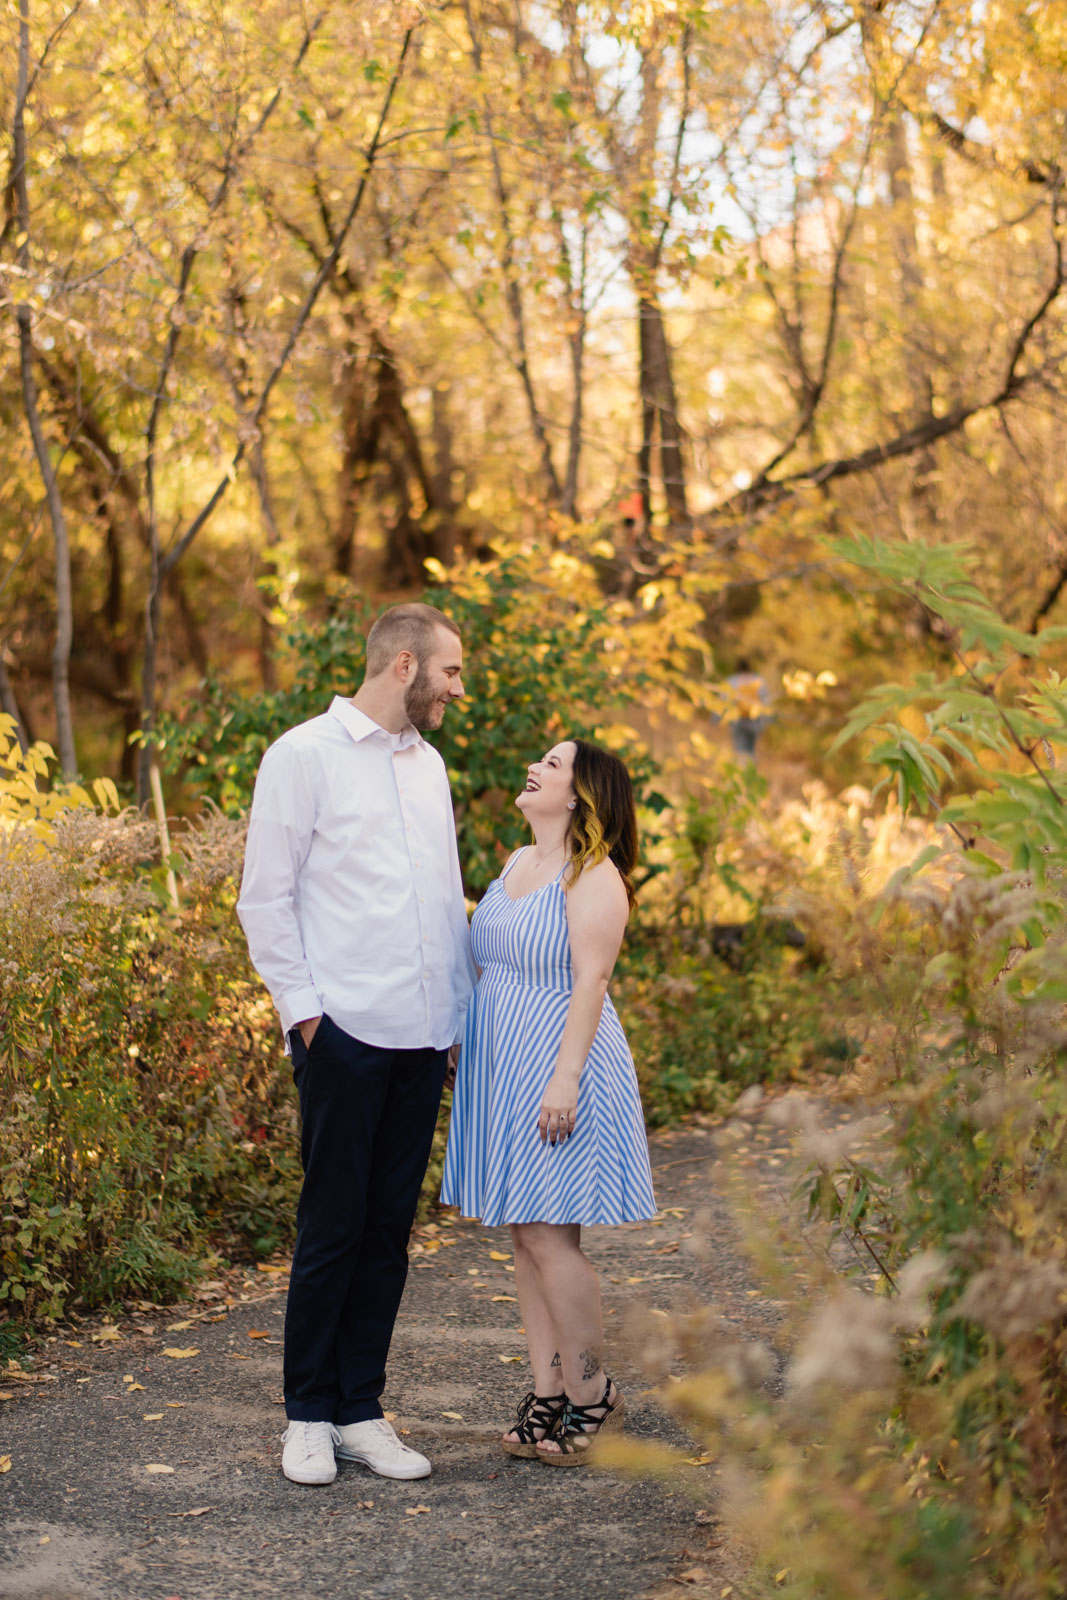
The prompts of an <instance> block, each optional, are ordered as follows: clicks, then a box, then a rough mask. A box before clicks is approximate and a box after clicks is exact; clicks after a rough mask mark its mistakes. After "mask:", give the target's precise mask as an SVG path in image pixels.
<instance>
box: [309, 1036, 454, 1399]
mask: <svg viewBox="0 0 1067 1600" xmlns="http://www.w3.org/2000/svg"><path fill="white" fill-rule="evenodd" d="M289 1042H290V1048H291V1050H292V1057H293V1078H294V1080H295V1082H296V1087H297V1091H298V1093H299V1096H300V1115H301V1117H302V1119H303V1128H302V1133H301V1142H300V1154H301V1159H302V1161H303V1166H304V1186H303V1189H302V1190H301V1193H300V1204H299V1207H298V1209H297V1214H296V1250H295V1252H294V1255H293V1269H292V1274H291V1276H290V1280H289V1302H288V1307H287V1309H286V1313H285V1409H286V1414H287V1415H288V1417H289V1419H290V1421H293V1422H333V1423H335V1424H337V1425H338V1426H341V1425H342V1424H344V1423H348V1422H365V1421H366V1420H367V1419H368V1418H369V1417H380V1416H381V1414H382V1408H381V1406H380V1405H379V1403H378V1400H379V1396H380V1395H381V1392H382V1390H383V1388H384V1387H385V1362H386V1357H387V1356H388V1354H389V1342H390V1340H391V1339H392V1336H393V1324H394V1323H395V1321H396V1314H397V1311H398V1310H399V1308H400V1297H401V1295H402V1294H403V1292H404V1281H405V1279H406V1277H407V1270H408V1251H407V1245H408V1235H409V1233H410V1232H411V1224H412V1222H413V1220H414V1217H415V1207H416V1205H417V1203H418V1198H419V1189H420V1187H421V1185H422V1180H423V1176H424V1175H425V1172H426V1163H427V1161H428V1160H429V1155H430V1145H431V1143H432V1140H433V1130H434V1125H435V1123H436V1120H437V1111H438V1107H439V1105H440V1103H441V1090H442V1087H443V1085H444V1074H445V1064H446V1061H447V1059H448V1052H447V1051H445V1050H430V1049H425V1050H388V1049H382V1048H380V1047H379V1046H377V1045H370V1044H363V1043H362V1042H361V1041H360V1040H359V1039H353V1038H352V1036H351V1034H348V1033H345V1031H344V1029H343V1028H339V1027H338V1026H337V1024H336V1023H335V1022H334V1021H332V1019H331V1018H330V1017H328V1016H324V1017H323V1019H322V1021H321V1022H320V1023H319V1026H318V1028H317V1029H316V1031H315V1036H314V1038H313V1039H312V1041H311V1048H310V1049H308V1048H307V1047H306V1046H305V1044H304V1041H303V1039H302V1037H301V1035H300V1032H299V1029H296V1028H294V1029H293V1031H292V1033H291V1034H290V1036H289Z"/></svg>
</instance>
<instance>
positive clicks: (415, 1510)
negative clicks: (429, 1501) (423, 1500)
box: [404, 1506, 430, 1517]
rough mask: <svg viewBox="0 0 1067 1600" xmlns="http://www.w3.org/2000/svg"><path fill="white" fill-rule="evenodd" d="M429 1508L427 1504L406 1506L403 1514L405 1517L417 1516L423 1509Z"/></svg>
mask: <svg viewBox="0 0 1067 1600" xmlns="http://www.w3.org/2000/svg"><path fill="white" fill-rule="evenodd" d="M429 1509H430V1508H429V1506H406V1507H405V1509H404V1515H405V1516H406V1517H419V1516H421V1515H422V1513H423V1512H424V1511H426V1512H428V1511H429Z"/></svg>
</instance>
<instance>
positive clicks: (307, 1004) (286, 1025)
mask: <svg viewBox="0 0 1067 1600" xmlns="http://www.w3.org/2000/svg"><path fill="white" fill-rule="evenodd" d="M274 1004H275V1006H276V1008H277V1011H278V1015H279V1017H280V1018H281V1022H282V1032H283V1033H284V1034H285V1036H286V1038H288V1037H289V1034H290V1032H291V1031H292V1029H293V1028H295V1027H296V1025H297V1023H298V1022H308V1021H310V1019H311V1018H312V1017H321V1016H322V1001H321V1000H320V999H319V996H318V995H317V994H316V992H315V990H314V989H312V988H310V987H308V988H305V989H287V990H286V992H285V993H284V994H279V995H276V996H275V1000H274Z"/></svg>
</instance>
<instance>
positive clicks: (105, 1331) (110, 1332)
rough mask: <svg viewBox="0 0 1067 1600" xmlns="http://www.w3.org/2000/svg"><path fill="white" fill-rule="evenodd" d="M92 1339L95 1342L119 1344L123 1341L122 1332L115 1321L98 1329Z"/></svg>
mask: <svg viewBox="0 0 1067 1600" xmlns="http://www.w3.org/2000/svg"><path fill="white" fill-rule="evenodd" d="M92 1341H93V1343H94V1344H118V1343H121V1341H122V1334H121V1333H120V1332H119V1330H118V1329H117V1328H116V1327H115V1325H114V1323H113V1322H109V1323H108V1324H107V1326H106V1327H104V1328H98V1329H97V1331H96V1332H95V1333H94V1334H93V1335H92Z"/></svg>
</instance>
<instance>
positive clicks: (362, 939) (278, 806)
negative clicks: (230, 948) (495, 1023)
mask: <svg viewBox="0 0 1067 1600" xmlns="http://www.w3.org/2000/svg"><path fill="white" fill-rule="evenodd" d="M237 914H238V916H239V917H240V919H241V926H242V927H243V928H244V931H245V937H246V938H247V940H248V949H249V953H250V955H251V957H252V963H253V965H254V966H255V968H256V971H257V972H258V973H259V975H260V977H261V978H262V979H263V981H264V983H265V984H266V985H267V988H268V989H269V990H270V992H271V996H272V998H273V1000H274V1004H275V1006H276V1007H277V1010H278V1015H279V1017H280V1018H281V1024H282V1029H283V1031H284V1032H285V1033H286V1034H288V1032H289V1030H290V1029H291V1028H293V1027H295V1025H296V1024H297V1023H298V1022H304V1021H306V1020H307V1019H308V1018H310V1017H317V1016H319V1015H320V1014H321V1013H322V1012H328V1013H329V1015H330V1016H331V1017H332V1018H333V1020H334V1022H336V1023H337V1024H338V1026H339V1027H341V1028H343V1029H344V1030H345V1032H346V1033H349V1034H352V1035H353V1037H355V1038H357V1039H361V1040H362V1041H363V1042H364V1044H372V1045H381V1046H383V1047H386V1048H393V1049H416V1048H421V1047H425V1046H429V1047H431V1048H432V1049H436V1050H443V1049H445V1048H447V1047H448V1046H449V1045H451V1044H453V1043H454V1042H455V1041H456V1040H457V1039H458V1038H459V1036H460V1032H461V1031H462V1025H463V1017H464V1015H465V1013H466V1009H467V1004H468V1001H469V999H470V993H471V986H472V976H473V968H472V964H471V957H470V942H469V934H468V929H467V913H466V908H465V907H464V904H463V886H462V881H461V878H460V870H459V854H458V851H457V849H456V829H455V822H454V819H453V815H452V796H451V794H450V792H449V787H448V776H447V774H446V772H445V764H444V762H443V761H442V760H441V757H440V756H439V755H438V753H437V751H436V750H434V749H433V748H432V747H431V746H430V745H428V744H427V743H426V742H425V740H424V739H423V738H422V737H421V736H420V735H419V734H418V733H417V732H416V731H415V729H414V728H405V729H404V731H403V733H399V734H393V733H388V732H387V731H386V730H385V729H384V728H380V727H379V726H378V724H377V723H376V722H372V721H371V719H370V718H369V717H367V716H365V715H364V713H363V712H362V711H358V710H357V709H356V708H355V706H353V705H352V703H351V701H348V700H345V699H342V698H341V696H340V695H338V696H335V698H334V701H333V704H332V705H331V706H330V709H329V711H327V712H325V713H324V715H323V716H321V717H313V718H312V719H311V721H310V722H304V723H301V724H300V726H299V727H296V728H290V730H289V731H288V733H284V734H283V735H282V737H281V738H280V739H279V740H277V742H276V743H275V744H272V745H271V747H270V749H269V750H268V751H267V753H266V755H265V756H264V757H263V762H262V765H261V766H260V769H259V775H258V777H257V778H256V789H255V795H254V796H253V800H252V812H251V816H250V819H249V825H248V843H247V846H246V848H245V865H244V877H243V879H242V882H241V896H240V899H239V900H238V902H237Z"/></svg>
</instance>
